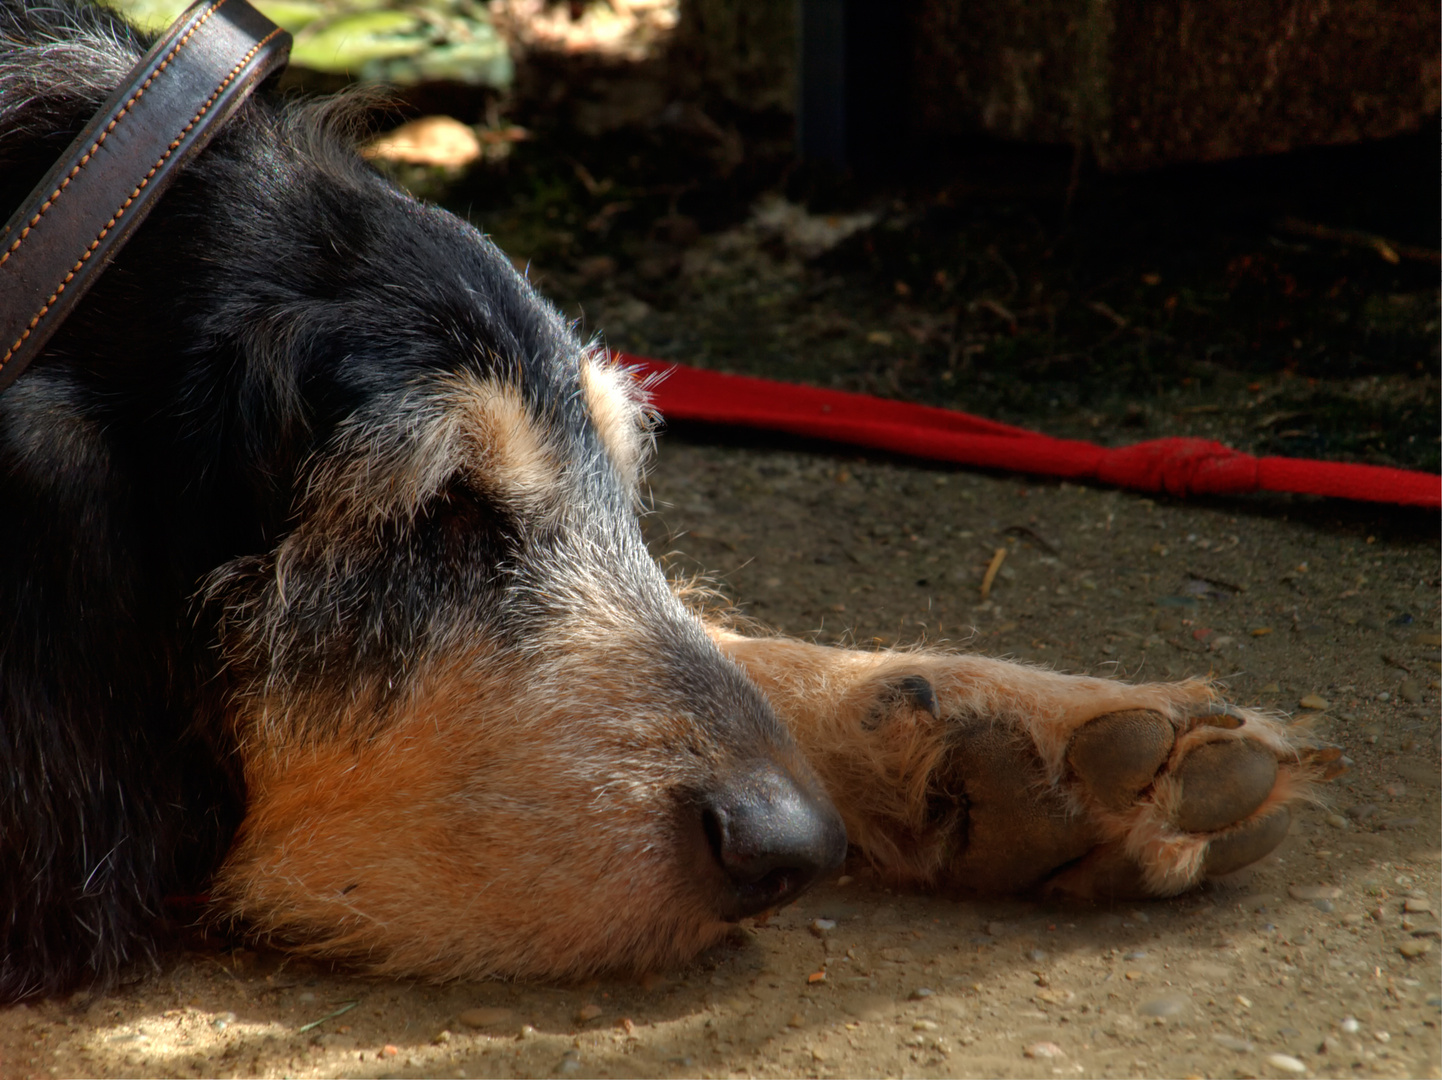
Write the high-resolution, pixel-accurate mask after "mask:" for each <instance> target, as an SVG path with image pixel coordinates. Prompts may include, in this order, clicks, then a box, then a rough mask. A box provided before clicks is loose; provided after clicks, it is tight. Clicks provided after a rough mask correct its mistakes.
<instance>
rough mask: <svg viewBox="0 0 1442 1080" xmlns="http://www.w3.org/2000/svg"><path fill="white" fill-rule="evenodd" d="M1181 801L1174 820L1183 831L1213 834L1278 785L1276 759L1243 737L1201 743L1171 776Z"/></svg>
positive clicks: (1254, 806)
mask: <svg viewBox="0 0 1442 1080" xmlns="http://www.w3.org/2000/svg"><path fill="white" fill-rule="evenodd" d="M1172 776H1173V777H1174V778H1175V779H1176V781H1177V782H1178V783H1179V784H1180V785H1181V789H1182V797H1181V801H1180V803H1179V805H1178V806H1177V810H1176V815H1175V817H1174V819H1173V820H1175V822H1176V824H1177V826H1178V828H1181V829H1185V830H1186V831H1187V832H1215V831H1217V830H1218V829H1224V828H1226V827H1227V826H1228V825H1231V824H1232V823H1233V822H1236V821H1241V820H1243V819H1244V818H1247V817H1249V816H1250V815H1251V814H1252V813H1253V812H1255V811H1256V809H1257V808H1258V807H1260V806H1261V805H1262V803H1263V802H1265V801H1266V798H1267V796H1268V795H1270V794H1271V792H1272V788H1273V787H1275V786H1276V783H1277V759H1276V758H1275V757H1274V756H1273V755H1272V752H1271V751H1270V750H1268V749H1267V748H1266V747H1265V746H1262V745H1260V744H1258V743H1254V742H1250V741H1248V740H1245V739H1227V740H1226V741H1224V742H1209V743H1203V744H1202V745H1201V746H1198V747H1197V748H1196V749H1194V750H1192V751H1191V753H1189V754H1188V755H1187V756H1186V758H1185V759H1183V761H1182V763H1181V765H1180V766H1179V767H1178V768H1177V769H1176V770H1175V771H1174V772H1173V773H1172Z"/></svg>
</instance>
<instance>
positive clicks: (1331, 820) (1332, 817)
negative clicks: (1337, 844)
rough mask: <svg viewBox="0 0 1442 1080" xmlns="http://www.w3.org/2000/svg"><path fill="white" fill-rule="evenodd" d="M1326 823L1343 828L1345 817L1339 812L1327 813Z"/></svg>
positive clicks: (1345, 823)
mask: <svg viewBox="0 0 1442 1080" xmlns="http://www.w3.org/2000/svg"><path fill="white" fill-rule="evenodd" d="M1327 824H1328V825H1330V826H1332V828H1334V829H1345V828H1346V827H1347V819H1346V818H1344V817H1343V816H1342V815H1341V814H1328V815H1327Z"/></svg>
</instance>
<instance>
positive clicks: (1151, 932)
mask: <svg viewBox="0 0 1442 1080" xmlns="http://www.w3.org/2000/svg"><path fill="white" fill-rule="evenodd" d="M652 484H653V491H654V497H655V501H656V506H657V509H656V511H655V513H654V514H653V515H652V516H651V517H650V518H649V519H648V521H647V528H648V533H649V535H650V537H651V539H652V541H653V546H654V549H655V551H656V553H657V554H658V555H659V556H663V557H664V558H666V559H667V561H668V562H669V563H670V564H671V565H672V567H673V568H674V569H675V570H676V571H677V572H683V573H684V572H690V571H692V570H695V569H698V568H700V567H705V568H708V569H710V570H712V571H714V572H715V574H716V580H717V582H718V584H719V585H720V587H721V588H722V589H723V590H725V591H726V592H728V593H729V594H730V595H731V596H732V597H734V599H735V600H736V601H738V602H739V603H740V604H741V605H742V606H743V607H744V608H745V609H746V610H747V611H748V612H750V613H751V614H753V615H754V616H756V617H758V618H762V619H765V620H767V621H768V622H770V623H772V624H773V625H776V626H778V627H780V628H782V629H784V630H786V631H788V632H791V633H794V634H801V635H805V636H816V637H818V638H820V639H821V640H824V641H834V642H843V643H844V642H849V641H852V640H855V641H858V642H862V643H866V644H872V643H882V644H890V643H893V642H897V641H901V642H909V641H916V640H920V639H923V638H924V639H926V640H928V641H931V642H941V641H950V642H952V643H953V644H956V645H958V646H965V647H966V648H970V649H976V650H981V651H985V652H988V653H994V654H1004V655H1010V656H1014V657H1019V658H1023V659H1027V660H1033V661H1036V662H1039V663H1044V664H1050V665H1055V666H1057V667H1060V668H1063V669H1066V670H1072V671H1090V672H1102V673H1112V674H1116V675H1118V676H1125V677H1131V678H1168V677H1175V676H1181V675H1189V674H1209V673H1210V674H1215V675H1218V676H1220V677H1222V678H1224V679H1226V681H1227V682H1228V684H1229V685H1230V686H1231V688H1232V692H1233V694H1234V696H1235V697H1236V699H1237V700H1239V701H1242V702H1245V703H1248V704H1261V705H1265V706H1269V707H1274V708H1278V709H1282V710H1287V711H1290V712H1298V713H1312V714H1315V718H1314V720H1313V721H1312V722H1313V723H1314V724H1315V725H1316V726H1317V727H1319V728H1320V729H1321V730H1322V731H1323V732H1325V733H1326V734H1328V735H1329V736H1330V737H1331V738H1333V739H1335V740H1336V741H1337V742H1340V743H1342V744H1344V745H1345V746H1346V747H1347V749H1348V752H1349V754H1350V756H1351V757H1352V758H1353V759H1354V760H1355V762H1356V765H1355V768H1354V770H1353V772H1352V773H1351V774H1350V775H1348V776H1346V777H1345V778H1343V779H1342V780H1341V781H1338V782H1337V783H1335V784H1333V785H1332V786H1331V789H1330V790H1329V792H1328V799H1329V804H1328V805H1326V806H1318V807H1309V808H1306V809H1304V810H1303V811H1302V812H1301V813H1300V815H1299V817H1298V820H1297V822H1296V824H1295V826H1294V828H1293V830H1292V834H1291V836H1290V837H1289V839H1288V840H1287V841H1286V843H1285V844H1284V845H1283V846H1282V847H1281V848H1280V849H1279V850H1278V851H1277V852H1276V853H1275V854H1274V855H1273V856H1271V857H1269V858H1268V859H1267V860H1265V861H1264V862H1263V863H1262V864H1261V865H1260V866H1258V867H1256V868H1255V869H1253V870H1249V871H1243V872H1242V873H1241V874H1240V875H1238V876H1237V877H1236V879H1235V880H1229V881H1226V882H1224V883H1216V884H1212V885H1209V886H1208V887H1207V888H1205V889H1203V890H1202V891H1200V892H1197V893H1193V894H1191V895H1188V896H1184V897H1181V898H1179V899H1176V900H1172V901H1168V902H1164V903H1154V904H1119V905H1100V906H1058V905H1052V904H1047V903H1038V902H1033V901H1027V900H991V899H976V898H951V897H934V896H912V895H895V894H893V893H891V892H889V891H888V890H886V889H885V888H883V887H881V886H880V885H879V884H878V883H876V882H875V881H874V880H872V879H871V878H870V877H869V875H868V873H867V871H866V869H865V868H864V867H849V868H848V876H847V877H843V878H841V879H839V880H838V881H836V882H833V883H831V884H828V885H827V886H826V887H824V888H820V889H818V890H816V891H815V892H813V893H811V894H809V895H807V896H805V897H804V898H803V899H802V900H801V901H800V902H799V903H797V904H795V905H793V906H791V907H789V908H786V909H785V910H783V911H781V912H780V913H779V914H777V915H776V916H775V917H773V918H772V919H771V920H769V921H768V922H766V923H765V924H764V925H751V924H747V925H743V926H742V927H741V928H739V929H738V930H737V931H736V933H735V934H734V935H733V938H732V940H731V941H730V942H729V943H728V944H727V945H725V946H723V947H721V948H719V949H717V950H715V951H714V952H711V953H709V954H707V955H705V956H703V957H701V958H700V959H698V960H697V961H696V962H695V963H694V964H692V965H691V966H690V967H688V968H686V969H684V970H681V971H676V972H673V973H670V974H668V975H666V976H664V977H658V978H655V979H652V980H649V981H645V982H642V983H639V984H638V983H634V982H601V983H595V984H589V985H585V986H517V985H507V984H497V983H483V984H461V985H454V986H445V987H431V986H420V985H410V984H404V983H392V982H377V981H372V980H368V979H361V978H354V977H350V976H347V975H346V974H344V973H342V972H337V971H331V970H326V969H322V968H319V967H316V966H315V965H312V964H309V963H305V962H300V963H298V962H295V961H291V960H288V959H287V958H286V957H285V956H283V955H280V954H274V953H270V952H266V951H257V950H255V949H254V948H250V947H245V946H244V945H243V944H242V943H224V942H210V943H198V944H197V945H196V946H195V947H194V948H193V949H191V950H189V951H184V952H176V953H173V954H171V955H168V956H167V957H165V960H164V965H163V970H162V971H160V972H158V973H149V974H145V975H144V976H143V977H141V978H140V979H139V981H137V982H135V983H133V984H131V985H128V986H124V987H121V988H119V989H117V990H116V991H114V992H112V993H105V994H100V995H98V996H94V997H91V996H88V995H85V994H81V995H78V996H76V997H75V998H73V999H70V1000H65V1001H47V1002H41V1003H35V1004H30V1005H22V1006H18V1007H12V1008H9V1009H4V1010H0V1076H3V1077H5V1078H6V1080H9V1078H11V1077H31V1076H34V1077H49V1076H92V1075H93V1076H152V1075H153V1076H205V1075H220V1076H232V1075H234V1076H257V1077H271V1076H307V1077H308V1076H317V1077H322V1076H325V1077H328V1076H364V1077H381V1076H457V1077H460V1076H470V1077H478V1076H551V1075H562V1076H566V1075H577V1076H752V1075H756V1076H853V1075H865V1076H869V1075H877V1076H881V1075H918V1076H1042V1077H1050V1076H1208V1077H1232V1076H1292V1075H1296V1076H1399V1077H1400V1076H1439V1075H1442V1071H1439V1064H1442V1054H1439V1032H1438V1017H1439V1007H1442V996H1439V993H1442V989H1439V970H1438V963H1437V955H1438V949H1437V935H1438V930H1437V926H1438V923H1437V918H1436V913H1437V910H1438V901H1439V880H1438V878H1439V855H1442V851H1439V812H1438V792H1439V775H1438V761H1439V736H1438V724H1437V715H1438V707H1437V702H1438V697H1439V695H1438V681H1437V680H1438V646H1439V637H1438V632H1439V623H1438V603H1437V597H1438V582H1437V574H1438V557H1437V556H1438V548H1437V540H1436V535H1435V532H1434V531H1433V530H1432V528H1431V523H1430V522H1422V521H1418V520H1416V519H1411V518H1407V517H1401V518H1399V517H1395V516H1380V515H1378V516H1374V515H1368V514H1366V513H1355V512H1349V511H1347V510H1346V509H1345V508H1339V507H1337V506H1335V505H1327V504H1311V505H1304V504H1302V503H1300V502H1298V503H1296V504H1294V505H1292V506H1290V507H1288V506H1286V505H1283V504H1279V503H1278V502H1276V501H1271V502H1265V503H1256V504H1251V503H1243V502H1231V503H1219V504H1215V505H1194V504H1189V505H1182V504H1173V503H1167V502H1157V501H1153V500H1149V499H1145V498H1141V497H1138V496H1135V495H1131V494H1126V493H1120V492H1114V491H1105V490H1095V489H1089V488H1082V487H1076V486H1073V485H1066V484H1061V485H1057V484H1050V483H1036V482H1032V481H1028V480H1026V479H1023V478H1016V477H995V476H985V475H977V474H972V473H967V472H958V471H950V470H938V469H929V468H925V467H919V466H916V465H914V464H907V463H895V462H886V461H876V460H865V459H862V458H859V457H856V456H855V455H851V454H845V453H842V454H832V453H826V452H821V451H816V450H814V449H794V448H785V447H781V448H778V447H770V448H765V447H740V446H735V445H707V444H705V443H699V442H691V441H684V440H682V439H681V438H678V437H675V436H668V437H666V438H664V439H663V441H662V450H661V453H660V456H659V459H658V462H657V464H656V467H655V470H654V473H653V478H652ZM998 547H1005V548H1007V550H1008V552H1009V554H1008V556H1007V558H1006V561H1005V562H1004V564H1003V568H1002V572H1001V574H1000V576H999V578H998V582H999V584H998V587H997V588H995V590H994V591H993V593H992V596H991V598H990V601H989V602H982V601H981V600H980V597H979V589H978V585H979V582H980V580H981V576H982V573H983V570H984V566H985V564H986V563H987V562H988V561H989V559H990V557H991V555H992V553H993V552H994V550H995V549H996V548H998Z"/></svg>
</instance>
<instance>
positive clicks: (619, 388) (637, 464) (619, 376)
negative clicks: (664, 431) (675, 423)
mask: <svg viewBox="0 0 1442 1080" xmlns="http://www.w3.org/2000/svg"><path fill="white" fill-rule="evenodd" d="M581 392H582V394H584V395H585V399H586V411H587V412H588V413H589V414H590V417H591V423H592V424H594V425H595V428H596V432H597V434H598V435H600V437H601V442H602V443H603V444H604V445H605V447H606V452H607V454H609V455H610V457H611V461H612V463H613V464H614V465H615V466H616V471H617V472H618V473H620V474H621V476H622V477H624V478H625V480H626V482H627V484H628V485H629V486H630V487H632V488H633V489H634V488H635V486H636V484H637V482H638V480H639V478H640V472H641V466H642V464H643V462H644V461H645V459H646V456H647V454H648V453H649V452H650V450H651V446H652V439H651V427H652V424H651V420H650V417H649V414H648V411H647V404H646V399H645V395H644V392H643V391H642V389H641V387H640V385H639V384H638V383H637V381H636V380H635V379H634V378H632V377H631V375H630V373H629V372H628V371H627V370H626V369H625V368H623V367H621V366H620V365H618V364H616V363H614V362H613V361H611V359H610V358H609V356H608V355H607V354H605V353H591V354H589V355H587V356H586V357H585V359H583V360H582V361H581Z"/></svg>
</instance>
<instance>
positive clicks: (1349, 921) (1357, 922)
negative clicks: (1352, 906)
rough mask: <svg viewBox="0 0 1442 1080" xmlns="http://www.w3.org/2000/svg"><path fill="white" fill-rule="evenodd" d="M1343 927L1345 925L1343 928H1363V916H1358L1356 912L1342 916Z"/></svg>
mask: <svg viewBox="0 0 1442 1080" xmlns="http://www.w3.org/2000/svg"><path fill="white" fill-rule="evenodd" d="M1342 925H1343V926H1361V925H1362V916H1360V915H1358V914H1357V913H1356V912H1355V911H1349V912H1347V914H1345V915H1343V916H1342Z"/></svg>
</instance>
